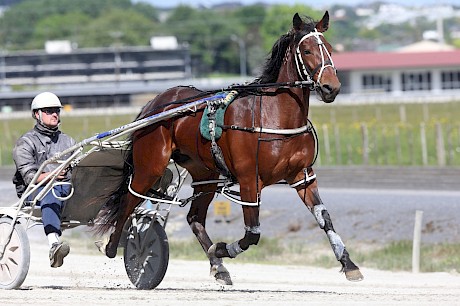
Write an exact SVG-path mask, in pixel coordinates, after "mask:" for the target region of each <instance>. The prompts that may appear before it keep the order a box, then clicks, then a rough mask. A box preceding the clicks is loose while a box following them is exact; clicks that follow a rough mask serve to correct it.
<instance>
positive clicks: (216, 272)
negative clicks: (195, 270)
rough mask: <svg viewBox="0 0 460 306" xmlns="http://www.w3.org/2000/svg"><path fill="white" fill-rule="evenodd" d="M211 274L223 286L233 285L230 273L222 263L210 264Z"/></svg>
mask: <svg viewBox="0 0 460 306" xmlns="http://www.w3.org/2000/svg"><path fill="white" fill-rule="evenodd" d="M211 275H212V276H214V278H215V279H216V282H218V283H219V284H221V285H224V286H231V285H233V282H232V278H231V277H230V273H229V272H228V270H227V269H226V268H225V267H224V265H218V266H211Z"/></svg>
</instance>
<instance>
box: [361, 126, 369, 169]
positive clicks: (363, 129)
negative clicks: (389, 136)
mask: <svg viewBox="0 0 460 306" xmlns="http://www.w3.org/2000/svg"><path fill="white" fill-rule="evenodd" d="M361 134H362V135H363V164H364V165H368V164H369V134H368V132H367V125H366V124H365V123H361Z"/></svg>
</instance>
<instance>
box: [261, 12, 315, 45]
mask: <svg viewBox="0 0 460 306" xmlns="http://www.w3.org/2000/svg"><path fill="white" fill-rule="evenodd" d="M295 13H299V15H301V16H303V15H305V16H308V17H311V18H313V19H315V20H318V19H320V18H321V17H322V14H321V13H320V12H319V11H316V10H314V9H312V8H311V7H309V6H305V5H301V4H297V5H294V6H288V5H274V6H272V7H270V8H269V9H268V11H267V15H266V16H265V19H264V22H263V24H262V29H261V33H262V38H263V47H264V50H265V51H266V52H268V51H270V49H271V48H272V46H273V44H274V43H275V42H276V41H277V40H278V38H280V36H281V35H283V34H285V33H286V32H287V31H289V30H290V29H291V28H292V18H293V16H294V14H295Z"/></svg>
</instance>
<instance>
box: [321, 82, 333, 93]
mask: <svg viewBox="0 0 460 306" xmlns="http://www.w3.org/2000/svg"><path fill="white" fill-rule="evenodd" d="M322 88H323V92H325V93H331V92H332V91H333V90H334V89H333V88H332V86H331V85H328V84H323V85H322Z"/></svg>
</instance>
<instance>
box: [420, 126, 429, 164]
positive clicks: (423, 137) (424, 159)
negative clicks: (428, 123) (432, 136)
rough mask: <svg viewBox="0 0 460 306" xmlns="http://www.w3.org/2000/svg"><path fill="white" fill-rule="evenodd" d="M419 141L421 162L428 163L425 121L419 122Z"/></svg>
mask: <svg viewBox="0 0 460 306" xmlns="http://www.w3.org/2000/svg"><path fill="white" fill-rule="evenodd" d="M420 143H421V146H422V164H423V165H424V166H426V165H428V154H427V148H426V131H425V123H424V122H422V123H420Z"/></svg>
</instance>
